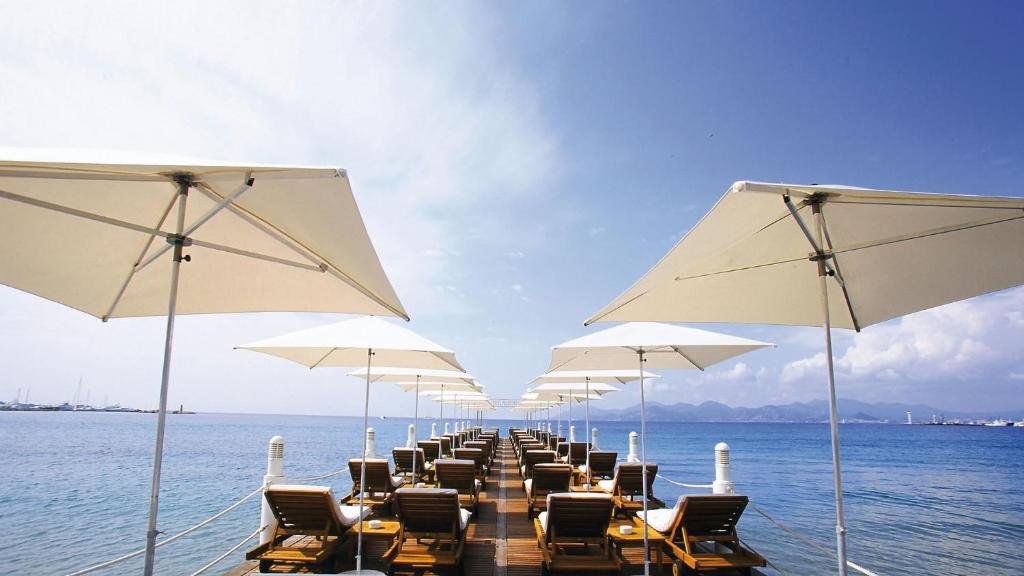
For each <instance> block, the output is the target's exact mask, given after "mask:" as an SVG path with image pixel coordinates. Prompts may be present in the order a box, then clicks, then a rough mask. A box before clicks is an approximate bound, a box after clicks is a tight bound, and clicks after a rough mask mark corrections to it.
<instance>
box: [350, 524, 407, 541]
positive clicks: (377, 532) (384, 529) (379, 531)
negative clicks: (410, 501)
mask: <svg viewBox="0 0 1024 576" xmlns="http://www.w3.org/2000/svg"><path fill="white" fill-rule="evenodd" d="M401 527H402V525H401V523H399V522H398V521H397V520H381V522H380V528H370V521H369V520H363V538H378V539H384V538H390V539H391V540H394V539H395V538H397V537H398V532H399V530H400V529H401ZM348 533H349V536H352V537H356V536H358V535H359V526H352V527H351V528H349V529H348Z"/></svg>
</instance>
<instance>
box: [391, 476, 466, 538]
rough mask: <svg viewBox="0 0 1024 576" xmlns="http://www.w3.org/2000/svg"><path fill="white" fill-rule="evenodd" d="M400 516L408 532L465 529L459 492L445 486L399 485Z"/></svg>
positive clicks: (455, 533)
mask: <svg viewBox="0 0 1024 576" xmlns="http://www.w3.org/2000/svg"><path fill="white" fill-rule="evenodd" d="M395 502H396V507H397V511H398V519H399V520H401V522H402V528H403V529H404V530H405V531H406V532H432V533H443V532H452V533H453V535H455V536H456V537H457V535H458V534H459V533H460V532H461V527H460V524H459V493H458V491H456V490H447V489H444V488H399V489H398V490H396V491H395Z"/></svg>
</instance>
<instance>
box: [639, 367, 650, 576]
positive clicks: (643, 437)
mask: <svg viewBox="0 0 1024 576" xmlns="http://www.w3.org/2000/svg"><path fill="white" fill-rule="evenodd" d="M639 356H640V460H641V461H642V462H643V464H641V466H643V468H641V469H640V475H641V477H642V478H643V483H644V486H643V496H644V523H643V524H644V576H650V574H651V549H650V547H649V546H648V544H647V414H646V413H645V412H644V350H643V348H641V349H640V352H639Z"/></svg>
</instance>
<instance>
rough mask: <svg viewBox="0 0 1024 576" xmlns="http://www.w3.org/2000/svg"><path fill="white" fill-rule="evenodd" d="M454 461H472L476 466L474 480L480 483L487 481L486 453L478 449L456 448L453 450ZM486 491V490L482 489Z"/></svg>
mask: <svg viewBox="0 0 1024 576" xmlns="http://www.w3.org/2000/svg"><path fill="white" fill-rule="evenodd" d="M454 452H455V454H454V456H455V459H456V460H472V461H473V463H474V464H475V465H476V478H477V480H479V481H480V482H486V481H487V474H488V472H490V470H489V469H488V468H487V453H486V452H484V451H483V450H481V449H479V448H456V449H455V450H454ZM484 489H485V490H486V489H487V488H486V487H484Z"/></svg>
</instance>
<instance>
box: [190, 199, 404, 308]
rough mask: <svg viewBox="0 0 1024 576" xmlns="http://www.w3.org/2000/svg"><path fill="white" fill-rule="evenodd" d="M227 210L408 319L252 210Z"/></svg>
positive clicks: (233, 208) (233, 205) (240, 208)
mask: <svg viewBox="0 0 1024 576" xmlns="http://www.w3.org/2000/svg"><path fill="white" fill-rule="evenodd" d="M199 190H201V191H203V192H204V193H205V194H207V195H208V196H211V197H213V198H222V196H221V195H220V194H218V193H217V192H216V191H215V190H213V189H212V188H209V187H207V186H205V185H203V184H201V185H200V186H199ZM228 210H229V211H231V212H232V213H234V214H235V215H236V216H238V217H239V218H242V219H243V220H245V221H246V222H247V223H249V225H250V226H252V227H253V228H255V229H257V230H259V231H260V232H263V233H264V234H266V235H267V236H270V237H271V238H272V239H274V240H277V241H278V242H280V243H281V244H282V245H284V246H285V247H287V248H289V249H291V250H292V251H294V252H296V253H298V254H300V255H301V256H303V257H305V258H308V259H309V260H310V261H311V262H313V263H314V265H316V266H317V267H318V268H321V269H322V270H323V271H325V272H327V273H329V274H331V275H332V276H334V277H335V278H338V279H339V280H341V281H342V282H345V283H346V284H348V285H349V286H351V287H352V288H354V289H356V290H357V291H359V292H360V293H362V294H363V295H364V296H366V297H367V298H369V299H371V300H373V301H374V302H376V303H377V304H379V305H380V306H382V307H383V308H385V309H387V310H389V311H390V312H391V313H393V314H395V315H396V316H398V317H399V318H402V319H404V320H409V316H408V315H407V314H405V313H404V312H402V311H401V310H398V309H397V308H395V307H394V306H391V305H390V304H388V303H387V302H386V301H385V300H384V299H383V298H381V297H380V296H378V295H377V294H375V293H374V292H373V290H370V289H369V288H367V287H366V286H363V285H362V284H360V283H359V282H358V281H357V280H356V279H354V278H352V277H351V276H349V275H348V274H346V273H345V272H343V271H342V270H341V269H340V268H339V267H337V266H335V265H334V264H333V263H331V262H329V261H327V259H325V258H322V257H321V256H320V255H319V254H317V253H316V251H315V250H313V249H311V248H309V247H308V246H306V245H305V244H303V243H302V242H299V241H298V240H296V239H294V238H292V237H291V236H289V235H288V233H286V232H285V231H283V230H281V229H279V228H277V227H276V226H274V225H272V224H270V223H269V222H266V221H264V220H263V219H262V218H260V217H259V216H257V215H255V214H253V213H252V212H249V211H248V210H246V209H245V208H243V207H241V206H239V205H237V204H230V205H228Z"/></svg>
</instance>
